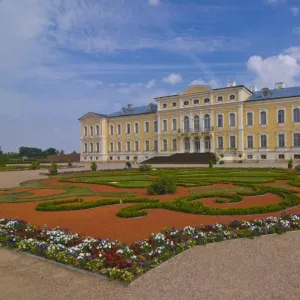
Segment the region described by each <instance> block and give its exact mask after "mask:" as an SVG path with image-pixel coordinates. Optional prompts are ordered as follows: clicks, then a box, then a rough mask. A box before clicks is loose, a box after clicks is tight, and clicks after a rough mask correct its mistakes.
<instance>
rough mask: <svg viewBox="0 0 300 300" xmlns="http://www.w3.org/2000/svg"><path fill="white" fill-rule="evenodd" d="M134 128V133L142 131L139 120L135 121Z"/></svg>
mask: <svg viewBox="0 0 300 300" xmlns="http://www.w3.org/2000/svg"><path fill="white" fill-rule="evenodd" d="M136 124H137V130H136ZM133 130H134V134H139V132H140V122H139V121H134V126H133Z"/></svg>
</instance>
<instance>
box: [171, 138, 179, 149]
mask: <svg viewBox="0 0 300 300" xmlns="http://www.w3.org/2000/svg"><path fill="white" fill-rule="evenodd" d="M173 141H176V148H175V149H174V147H173V146H174V144H173ZM171 150H172V151H177V150H178V139H177V138H172V149H171Z"/></svg>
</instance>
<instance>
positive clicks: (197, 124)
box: [194, 116, 200, 131]
mask: <svg viewBox="0 0 300 300" xmlns="http://www.w3.org/2000/svg"><path fill="white" fill-rule="evenodd" d="M199 129H200V118H199V116H195V117H194V130H195V131H199Z"/></svg>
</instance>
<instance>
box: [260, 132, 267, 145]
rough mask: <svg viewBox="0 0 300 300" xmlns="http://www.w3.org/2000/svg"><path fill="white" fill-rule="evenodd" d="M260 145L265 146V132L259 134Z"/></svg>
mask: <svg viewBox="0 0 300 300" xmlns="http://www.w3.org/2000/svg"><path fill="white" fill-rule="evenodd" d="M260 147H261V148H267V136H266V135H265V134H263V135H261V136H260Z"/></svg>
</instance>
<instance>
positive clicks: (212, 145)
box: [210, 138, 216, 152]
mask: <svg viewBox="0 0 300 300" xmlns="http://www.w3.org/2000/svg"><path fill="white" fill-rule="evenodd" d="M210 152H216V149H215V138H210Z"/></svg>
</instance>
